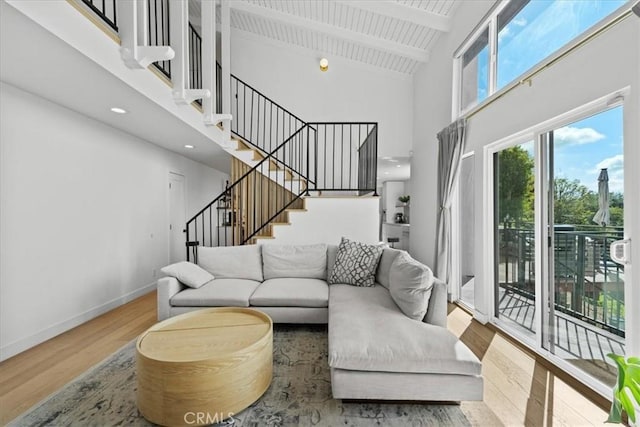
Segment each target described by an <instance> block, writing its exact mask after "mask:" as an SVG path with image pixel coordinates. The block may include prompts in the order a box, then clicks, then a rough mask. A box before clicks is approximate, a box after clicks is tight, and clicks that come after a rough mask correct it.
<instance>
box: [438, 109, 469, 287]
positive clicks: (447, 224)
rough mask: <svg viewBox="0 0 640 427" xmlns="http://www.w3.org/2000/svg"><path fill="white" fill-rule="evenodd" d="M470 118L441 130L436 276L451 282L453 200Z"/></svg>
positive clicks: (460, 120) (439, 140)
mask: <svg viewBox="0 0 640 427" xmlns="http://www.w3.org/2000/svg"><path fill="white" fill-rule="evenodd" d="M466 128H467V121H466V119H465V118H461V119H458V120H456V121H455V122H453V123H451V124H450V125H449V126H447V127H446V128H444V129H442V130H441V131H440V133H438V143H439V148H438V206H439V212H438V234H437V241H436V276H437V277H438V278H440V279H441V280H444V281H445V282H447V284H450V283H451V202H452V197H453V189H454V188H455V185H456V181H457V180H458V176H459V175H460V164H461V163H462V154H463V153H464V146H465V141H466V132H465V131H466Z"/></svg>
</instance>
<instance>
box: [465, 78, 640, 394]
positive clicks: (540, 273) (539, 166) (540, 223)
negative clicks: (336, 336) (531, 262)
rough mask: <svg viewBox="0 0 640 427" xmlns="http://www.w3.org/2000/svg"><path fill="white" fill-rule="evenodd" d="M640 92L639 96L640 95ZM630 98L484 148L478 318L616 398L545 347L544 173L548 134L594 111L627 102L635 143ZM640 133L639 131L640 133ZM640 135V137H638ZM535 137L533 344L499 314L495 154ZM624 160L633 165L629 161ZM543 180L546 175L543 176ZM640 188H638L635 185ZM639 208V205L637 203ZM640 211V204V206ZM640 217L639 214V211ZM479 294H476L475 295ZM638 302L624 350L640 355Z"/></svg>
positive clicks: (608, 100)
mask: <svg viewBox="0 0 640 427" xmlns="http://www.w3.org/2000/svg"><path fill="white" fill-rule="evenodd" d="M636 96H638V95H636ZM629 98H630V89H629V88H628V87H627V88H624V89H621V90H618V91H615V92H613V93H610V94H607V95H606V96H603V97H601V98H599V99H596V100H594V101H592V102H589V103H586V104H584V105H582V106H580V107H578V108H575V109H573V110H571V111H569V112H567V113H564V114H562V115H560V116H557V117H554V118H552V119H550V120H547V121H545V122H542V123H540V124H537V125H535V126H532V127H530V128H528V129H526V130H524V131H521V132H518V133H516V134H513V135H510V136H508V137H506V138H503V139H501V140H498V141H496V142H494V143H492V144H488V145H485V146H484V148H483V210H482V212H483V221H482V237H483V242H484V245H485V251H484V253H483V256H482V263H483V271H482V279H483V280H482V281H483V283H484V284H486V285H485V286H484V287H483V288H484V290H483V298H482V302H481V304H478V301H476V303H477V304H476V305H477V306H478V305H480V307H478V308H481V307H482V308H484V309H485V312H484V316H476V317H477V318H479V320H481V317H485V316H486V320H487V321H488V322H490V323H492V324H493V325H495V326H496V327H497V328H499V329H500V330H502V331H504V332H505V333H507V334H508V335H510V336H512V337H513V338H515V339H517V340H518V341H519V342H520V343H522V344H523V345H524V346H525V347H528V348H530V349H531V350H533V351H534V352H535V353H537V354H538V355H540V356H542V357H544V358H545V359H546V360H548V361H549V362H551V363H552V364H554V365H556V366H558V367H559V368H561V369H562V370H564V371H565V372H567V373H569V374H570V375H572V376H574V377H576V378H578V379H579V380H581V381H582V382H584V383H585V384H586V385H588V386H589V387H590V388H592V389H593V390H595V391H596V392H598V393H599V394H601V395H603V396H605V397H607V398H611V396H610V394H611V389H610V388H609V386H606V385H605V384H603V383H601V382H600V381H598V380H596V379H595V378H594V377H592V376H590V375H588V374H586V373H585V372H584V371H582V370H580V369H579V368H577V367H575V366H574V365H572V364H571V363H569V362H567V361H566V360H564V359H562V358H560V357H559V356H556V355H555V354H553V353H551V351H549V350H547V349H546V348H545V345H544V344H545V342H546V341H548V340H549V339H551V340H552V338H553V337H551V336H550V335H551V333H552V331H553V327H552V321H553V319H552V318H551V316H550V313H549V311H550V310H549V309H548V306H547V304H548V303H552V302H553V301H550V297H551V299H552V298H553V289H552V286H553V283H551V281H550V276H549V271H550V269H552V268H553V266H552V265H551V264H552V263H551V262H550V259H551V258H550V256H552V255H553V254H552V253H550V252H552V251H551V249H550V248H549V245H548V244H544V242H547V241H548V238H549V237H553V234H552V233H553V232H551V233H550V232H549V231H548V230H549V227H548V224H549V219H550V218H552V217H553V216H552V215H551V213H552V212H551V211H550V210H551V209H553V203H550V201H549V197H548V195H549V191H550V188H549V177H548V176H546V175H545V173H547V172H548V170H549V169H548V168H549V158H550V157H549V153H548V148H549V147H548V144H547V139H546V138H547V135H548V133H549V132H551V131H553V130H556V129H558V128H560V127H562V126H566V125H568V124H571V123H573V122H576V121H579V120H581V119H584V118H587V117H590V116H592V115H594V114H597V113H600V112H602V111H605V110H607V109H610V108H614V107H616V106H620V105H623V106H624V107H623V117H624V121H623V123H624V129H623V135H624V140H625V141H630V138H629V137H628V136H629V134H630V133H631V132H628V130H629V129H628V127H629V126H630V123H634V121H633V120H632V117H631V115H632V114H633V111H632V110H633V108H626V105H625V100H628V99H629ZM639 133H640V132H639ZM639 136H640V135H639ZM530 141H534V153H535V156H534V176H535V180H534V194H535V199H534V207H535V214H534V216H535V224H534V227H535V232H534V236H535V242H536V245H535V293H536V301H535V304H536V310H535V314H534V322H535V325H536V333H535V338H534V340H533V342H532V341H531V338H530V337H527V336H525V334H524V333H522V332H520V331H518V330H517V329H515V328H513V327H511V325H509V324H508V323H507V322H505V321H503V320H502V319H500V318H499V317H497V314H498V313H496V306H495V287H496V283H495V259H496V254H495V240H494V238H495V229H494V228H495V223H494V215H495V206H494V200H495V192H494V190H495V176H494V167H495V165H494V163H495V162H494V159H495V157H496V154H497V153H499V152H500V151H502V150H504V149H506V148H510V147H513V146H516V145H519V144H523V143H526V142H530ZM631 145H632V143H629V142H627V143H625V144H624V147H623V153H624V158H625V159H627V158H629V159H632V158H633V157H632V154H633V153H632V148H631V147H630V146H631ZM625 164H627V165H628V164H631V163H629V162H625ZM627 169H631V168H626V169H625V184H624V187H625V188H624V189H625V199H626V196H627V195H628V194H631V191H633V188H632V180H633V176H632V174H631V173H629V174H627ZM541 178H543V179H541ZM635 190H636V191H637V188H636V189H635ZM629 199H630V200H629V202H630V203H625V213H624V215H625V217H624V224H625V226H624V238H625V239H629V238H631V236H632V229H633V220H632V218H631V215H632V210H631V208H630V206H627V205H628V204H632V203H638V202H640V200H639V199H637V198H633V197H629ZM636 206H637V205H636ZM636 209H637V208H636ZM636 215H637V214H636ZM631 270H632V269H631V266H630V265H628V266H625V285H624V290H625V303H627V301H634V300H635V299H638V298H639V297H640V289H636V292H635V293H634V292H633V286H632V284H633V279H632V271H631ZM476 296H477V295H476ZM637 305H638V304H637V303H636V304H634V303H630V304H629V309H628V310H625V325H627V326H628V329H627V330H626V337H625V339H626V343H625V348H626V351H627V354H628V355H638V351H640V327H634V326H633V325H634V324H633V323H632V322H633V321H634V319H633V317H635V315H634V308H635V307H636V306H637Z"/></svg>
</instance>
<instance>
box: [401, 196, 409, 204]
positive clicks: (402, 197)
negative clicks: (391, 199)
mask: <svg viewBox="0 0 640 427" xmlns="http://www.w3.org/2000/svg"><path fill="white" fill-rule="evenodd" d="M398 200H399V201H400V203H404V204H405V205H407V204H409V201H410V200H411V196H400V197H398Z"/></svg>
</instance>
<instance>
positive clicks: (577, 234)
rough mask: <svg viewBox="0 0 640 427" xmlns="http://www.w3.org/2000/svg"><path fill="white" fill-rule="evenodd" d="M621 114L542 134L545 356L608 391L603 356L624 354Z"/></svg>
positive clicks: (609, 372) (609, 373)
mask: <svg viewBox="0 0 640 427" xmlns="http://www.w3.org/2000/svg"><path fill="white" fill-rule="evenodd" d="M622 126H623V124H622V107H616V108H612V109H608V110H605V111H602V112H599V113H597V114H594V115H592V116H589V117H587V118H584V119H582V120H579V121H575V122H572V123H570V124H567V125H565V126H562V127H558V128H556V129H553V130H551V131H550V132H547V133H546V134H544V135H542V136H541V138H542V140H543V142H544V144H545V150H543V151H544V152H546V153H548V155H547V158H548V161H547V162H546V166H547V167H546V175H547V176H548V178H549V185H548V189H549V191H548V194H547V197H548V209H547V212H546V213H547V216H548V218H547V222H548V224H549V225H550V226H549V227H548V228H547V230H548V236H547V240H548V242H550V244H549V246H548V248H547V257H548V260H549V262H548V265H549V269H548V272H547V277H548V284H549V293H548V295H549V300H550V303H549V304H548V312H547V313H545V322H546V324H547V325H548V337H543V338H545V339H543V341H542V342H543V347H544V348H545V349H546V350H549V351H550V352H551V353H552V354H554V355H556V356H558V357H560V358H562V359H564V360H566V361H567V362H569V363H571V364H572V365H574V366H576V367H578V368H579V369H581V370H583V371H585V372H586V373H588V374H590V375H591V376H593V377H595V378H597V379H599V380H600V381H602V382H604V383H606V384H607V385H610V386H611V385H613V384H614V382H615V379H616V369H615V367H614V366H613V365H612V364H611V363H610V362H611V361H610V360H608V359H607V358H606V355H607V354H608V353H611V352H613V353H617V354H624V352H625V321H624V314H625V311H624V310H625V298H624V267H623V266H622V265H620V264H617V263H615V262H614V261H613V260H612V259H611V256H610V249H609V248H610V245H611V243H612V242H614V241H616V240H621V239H623V236H624V223H623V219H624V169H623V160H624V154H623V139H622Z"/></svg>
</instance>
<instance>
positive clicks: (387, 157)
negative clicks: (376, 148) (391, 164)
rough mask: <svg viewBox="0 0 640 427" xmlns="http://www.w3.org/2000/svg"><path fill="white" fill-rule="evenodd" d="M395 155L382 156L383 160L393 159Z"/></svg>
mask: <svg viewBox="0 0 640 427" xmlns="http://www.w3.org/2000/svg"><path fill="white" fill-rule="evenodd" d="M392 158H393V157H389V156H385V157H383V158H382V160H391V159H392Z"/></svg>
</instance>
